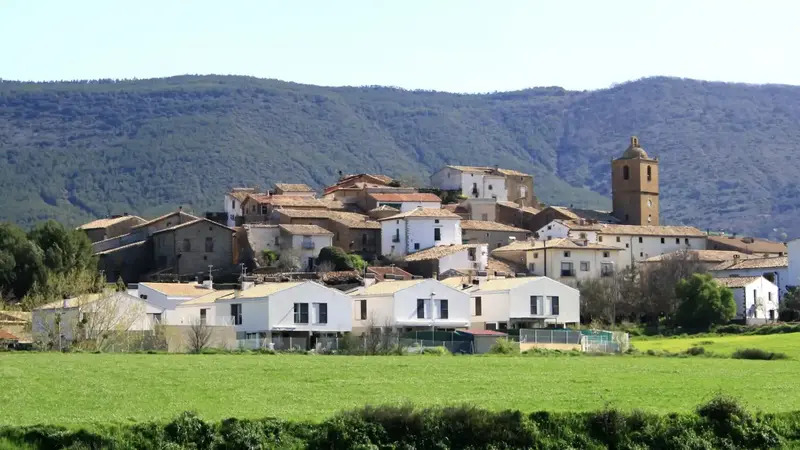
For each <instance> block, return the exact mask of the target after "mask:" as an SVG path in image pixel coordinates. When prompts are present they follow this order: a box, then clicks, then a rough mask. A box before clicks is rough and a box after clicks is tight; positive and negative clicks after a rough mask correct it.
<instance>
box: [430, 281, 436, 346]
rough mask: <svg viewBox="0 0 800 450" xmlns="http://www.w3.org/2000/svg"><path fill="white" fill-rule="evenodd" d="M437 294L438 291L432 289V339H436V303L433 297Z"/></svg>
mask: <svg viewBox="0 0 800 450" xmlns="http://www.w3.org/2000/svg"><path fill="white" fill-rule="evenodd" d="M435 295H436V292H433V291H431V340H433V341H435V339H436V337H435V336H436V335H435V333H436V327H435V324H436V303H435V301H434V300H433V297H434V296H435Z"/></svg>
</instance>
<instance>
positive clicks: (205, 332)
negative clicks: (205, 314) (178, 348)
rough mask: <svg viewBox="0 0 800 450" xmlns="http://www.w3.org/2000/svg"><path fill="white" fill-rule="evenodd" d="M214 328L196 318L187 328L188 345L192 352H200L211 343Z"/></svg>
mask: <svg viewBox="0 0 800 450" xmlns="http://www.w3.org/2000/svg"><path fill="white" fill-rule="evenodd" d="M212 332H213V331H212V329H211V327H210V326H208V324H207V323H206V322H205V321H204V320H202V319H200V318H195V319H194V320H192V323H191V324H190V325H189V328H188V330H187V335H188V336H187V345H188V347H189V351H191V352H192V353H200V352H202V351H203V349H204V348H206V347H208V344H210V343H211V335H212Z"/></svg>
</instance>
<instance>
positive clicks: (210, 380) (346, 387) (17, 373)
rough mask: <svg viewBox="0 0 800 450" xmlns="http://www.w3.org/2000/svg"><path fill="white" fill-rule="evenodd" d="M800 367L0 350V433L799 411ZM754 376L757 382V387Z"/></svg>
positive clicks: (620, 359) (713, 361) (613, 359)
mask: <svg viewBox="0 0 800 450" xmlns="http://www.w3.org/2000/svg"><path fill="white" fill-rule="evenodd" d="M798 376H800V362H798V361H795V360H790V361H748V360H732V359H719V358H659V357H644V356H642V357H636V356H605V357H601V356H597V357H591V356H586V357H569V356H564V357H522V356H519V357H480V356H475V357H470V356H444V357H436V356H381V357H360V356H304V355H256V354H246V355H145V354H58V353H5V354H3V353H0V405H2V410H3V414H2V415H0V425H28V424H37V423H46V424H59V425H67V426H75V425H87V424H91V423H96V422H98V423H99V422H102V423H108V422H120V423H127V422H131V421H137V422H138V421H146V420H168V419H171V418H172V417H174V416H175V415H176V414H178V413H179V412H181V411H186V410H194V411H196V412H198V413H199V414H200V416H201V417H203V418H205V419H207V420H219V419H222V418H226V417H240V418H259V417H265V416H274V417H280V418H284V419H293V420H310V421H320V420H323V419H325V418H327V417H329V416H331V415H332V414H334V413H336V412H338V411H341V410H344V409H352V408H356V407H360V406H364V405H366V404H372V405H376V404H402V403H407V402H411V403H414V404H416V405H420V406H428V405H442V404H445V405H447V404H450V405H452V404H463V403H469V404H474V405H477V406H480V407H484V408H487V409H491V410H501V409H519V410H522V411H538V410H549V411H589V410H598V409H601V408H603V407H605V406H612V407H618V408H621V409H625V410H632V409H642V410H645V411H650V412H661V413H666V412H688V411H691V410H692V409H693V408H695V407H696V406H697V405H698V404H700V403H702V402H704V401H707V400H708V399H710V398H711V397H712V396H714V395H715V394H717V393H725V394H730V395H732V396H734V397H736V398H738V399H741V400H742V401H743V403H744V404H745V405H746V406H747V407H748V408H750V409H751V410H754V411H767V412H780V411H789V410H795V409H797V405H800V391H798V390H797V389H790V388H789V387H790V386H793V385H794V384H795V383H796V382H797V377H798ZM754 380H758V382H757V386H758V387H757V388H755V387H754V386H755V385H754Z"/></svg>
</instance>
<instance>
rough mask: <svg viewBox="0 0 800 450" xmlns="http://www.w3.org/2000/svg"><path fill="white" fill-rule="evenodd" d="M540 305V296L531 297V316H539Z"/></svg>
mask: <svg viewBox="0 0 800 450" xmlns="http://www.w3.org/2000/svg"><path fill="white" fill-rule="evenodd" d="M541 303H542V296H541V295H531V315H532V316H538V315H539V305H540V304H541Z"/></svg>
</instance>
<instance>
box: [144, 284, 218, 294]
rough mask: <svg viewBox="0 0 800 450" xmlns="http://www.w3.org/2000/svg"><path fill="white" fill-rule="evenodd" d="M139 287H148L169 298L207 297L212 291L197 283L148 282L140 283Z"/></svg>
mask: <svg viewBox="0 0 800 450" xmlns="http://www.w3.org/2000/svg"><path fill="white" fill-rule="evenodd" d="M139 286H146V287H149V288H150V289H152V290H154V291H158V292H161V293H162V294H164V295H166V296H169V297H192V298H194V297H200V296H201V295H206V294H208V293H209V292H210V290H209V289H208V288H206V287H203V285H201V284H197V283H151V282H149V281H146V282H144V283H139Z"/></svg>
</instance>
